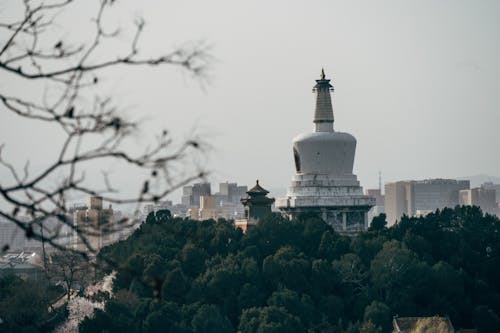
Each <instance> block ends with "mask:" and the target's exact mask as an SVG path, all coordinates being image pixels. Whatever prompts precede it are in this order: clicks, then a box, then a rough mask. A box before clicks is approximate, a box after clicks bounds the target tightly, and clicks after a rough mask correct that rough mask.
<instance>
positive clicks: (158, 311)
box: [0, 207, 500, 333]
mask: <svg viewBox="0 0 500 333" xmlns="http://www.w3.org/2000/svg"><path fill="white" fill-rule="evenodd" d="M384 221H385V218H384V217H383V216H379V217H378V220H377V221H375V222H376V223H375V224H372V229H371V230H370V231H368V232H366V233H362V234H360V235H358V236H357V237H355V238H349V237H345V236H341V235H339V234H337V233H335V232H334V231H333V230H332V228H330V227H329V226H327V225H326V224H324V223H323V222H322V221H321V220H320V219H318V217H317V216H315V215H304V216H301V217H300V218H299V219H297V220H294V221H289V220H287V219H285V218H283V217H281V216H280V215H273V216H270V217H267V218H265V219H263V220H262V221H260V223H259V224H258V225H257V226H256V227H255V228H253V229H250V230H249V231H248V233H247V234H245V235H243V234H242V232H241V230H239V229H235V228H234V225H233V223H232V222H228V221H225V220H218V221H214V220H208V221H203V222H199V221H192V220H188V219H179V218H172V217H170V216H168V215H165V214H164V215H161V214H160V215H158V214H157V215H156V216H148V218H147V220H146V223H144V224H143V225H142V226H141V228H140V229H139V230H137V231H136V232H135V233H134V234H133V235H132V236H131V237H130V238H129V239H127V240H126V241H122V242H119V243H116V244H114V245H112V246H110V247H107V248H105V249H104V250H103V251H102V253H101V255H106V256H107V258H108V259H111V260H113V261H115V262H119V263H121V265H120V267H118V269H117V272H118V273H117V278H116V281H115V294H114V296H113V298H112V299H111V300H110V301H109V302H108V303H107V305H106V307H105V309H104V311H97V312H96V316H95V317H94V318H93V319H87V320H85V321H84V322H83V323H82V324H81V326H80V330H81V331H82V332H94V331H103V330H107V331H109V332H120V331H121V332H123V331H127V332H129V331H130V332H159V331H161V332H233V331H235V330H237V331H239V332H242V333H245V332H304V331H311V332H377V333H378V332H387V331H390V329H391V319H392V317H393V316H394V315H396V314H397V315H399V316H433V315H448V316H449V317H450V319H451V320H452V322H453V323H454V325H455V326H456V327H473V326H477V327H478V328H480V329H481V330H482V331H484V332H488V330H490V331H491V329H492V327H498V322H499V316H498V314H499V313H500V269H498V267H500V222H499V220H498V219H496V218H494V217H492V216H483V215H482V214H481V211H480V210H478V209H477V208H471V207H457V208H455V209H445V210H442V211H436V212H435V213H432V214H429V215H427V216H426V217H420V218H409V217H404V218H403V219H402V220H401V222H400V223H399V224H397V225H395V226H393V227H391V228H387V227H385V223H384ZM379 222H380V223H379ZM110 269H111V268H110ZM0 290H1V287H0ZM495 325H497V326H495Z"/></svg>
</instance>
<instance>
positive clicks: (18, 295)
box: [0, 275, 55, 332]
mask: <svg viewBox="0 0 500 333" xmlns="http://www.w3.org/2000/svg"><path fill="white" fill-rule="evenodd" d="M54 296H55V295H54V294H53V293H52V292H51V291H50V290H48V289H46V288H44V287H43V286H42V284H41V283H38V282H35V281H32V280H29V279H28V280H22V279H21V278H19V277H17V276H14V275H7V276H1V277H0V318H1V319H2V323H0V332H42V331H43V325H44V324H45V322H46V321H48V320H49V318H50V316H49V313H48V307H49V305H50V301H51V300H53V299H54V298H55V297H54Z"/></svg>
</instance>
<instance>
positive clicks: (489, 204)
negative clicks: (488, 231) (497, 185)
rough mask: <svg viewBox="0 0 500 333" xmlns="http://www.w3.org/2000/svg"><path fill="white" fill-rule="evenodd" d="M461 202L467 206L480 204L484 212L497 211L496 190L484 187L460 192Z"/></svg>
mask: <svg viewBox="0 0 500 333" xmlns="http://www.w3.org/2000/svg"><path fill="white" fill-rule="evenodd" d="M459 204H460V205H466V206H478V207H480V208H481V210H482V211H483V212H484V213H488V214H495V213H496V208H497V204H496V191H495V190H494V189H486V188H482V187H478V188H472V189H470V190H461V191H460V192H459Z"/></svg>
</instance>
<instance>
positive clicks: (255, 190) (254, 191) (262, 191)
mask: <svg viewBox="0 0 500 333" xmlns="http://www.w3.org/2000/svg"><path fill="white" fill-rule="evenodd" d="M268 193H269V191H268V190H266V189H264V188H263V187H262V186H260V185H259V180H258V179H257V181H256V184H255V186H254V187H252V188H251V189H249V190H248V191H247V194H248V195H250V196H251V195H252V194H260V195H266V194H268Z"/></svg>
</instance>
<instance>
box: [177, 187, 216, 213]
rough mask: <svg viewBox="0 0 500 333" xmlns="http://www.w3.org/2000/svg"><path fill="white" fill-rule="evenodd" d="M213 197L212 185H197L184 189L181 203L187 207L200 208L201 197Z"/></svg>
mask: <svg viewBox="0 0 500 333" xmlns="http://www.w3.org/2000/svg"><path fill="white" fill-rule="evenodd" d="M210 195H212V189H211V186H210V183H196V184H193V185H189V186H184V187H183V188H182V199H181V202H182V204H183V205H184V206H186V207H198V208H199V207H200V197H201V196H210Z"/></svg>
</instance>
